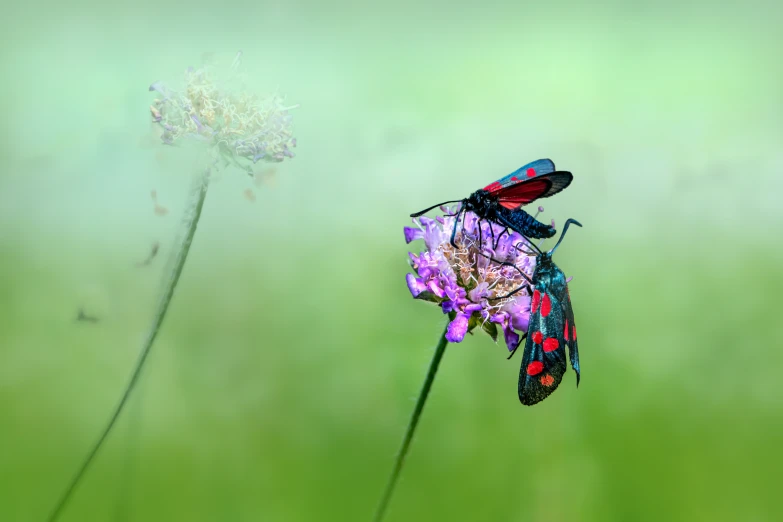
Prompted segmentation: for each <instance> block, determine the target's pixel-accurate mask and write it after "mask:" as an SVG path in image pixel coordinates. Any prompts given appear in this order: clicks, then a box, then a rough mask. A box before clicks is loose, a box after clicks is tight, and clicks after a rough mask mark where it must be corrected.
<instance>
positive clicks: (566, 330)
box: [563, 319, 568, 341]
mask: <svg viewBox="0 0 783 522" xmlns="http://www.w3.org/2000/svg"><path fill="white" fill-rule="evenodd" d="M563 337H564V338H565V340H566V341H567V340H568V319H566V324H565V328H563Z"/></svg>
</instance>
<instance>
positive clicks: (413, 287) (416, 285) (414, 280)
mask: <svg viewBox="0 0 783 522" xmlns="http://www.w3.org/2000/svg"><path fill="white" fill-rule="evenodd" d="M405 281H406V282H407V283H408V290H410V291H411V295H412V296H413V297H419V294H420V293H422V292H423V291H425V290H426V289H427V284H426V283H425V282H424V281H423V280H422V279H419V278H418V277H416V276H415V275H413V274H406V275H405Z"/></svg>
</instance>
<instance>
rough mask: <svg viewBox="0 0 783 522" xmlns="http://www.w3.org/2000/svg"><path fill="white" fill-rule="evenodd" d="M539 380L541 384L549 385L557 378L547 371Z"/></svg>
mask: <svg viewBox="0 0 783 522" xmlns="http://www.w3.org/2000/svg"><path fill="white" fill-rule="evenodd" d="M539 381H541V384H543V385H544V386H547V387H548V386H552V385H553V384H554V383H555V378H554V377H552V376H551V375H549V374H548V373H547V374H546V375H542V376H541V378H540V379H539Z"/></svg>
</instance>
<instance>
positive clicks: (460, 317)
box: [446, 314, 469, 343]
mask: <svg viewBox="0 0 783 522" xmlns="http://www.w3.org/2000/svg"><path fill="white" fill-rule="evenodd" d="M468 318H469V317H468V316H467V315H465V314H457V317H455V318H454V320H453V321H451V322H450V323H449V327H448V329H447V330H446V340H447V341H448V342H450V343H458V342H461V341H462V340H463V339H464V338H465V334H466V333H468Z"/></svg>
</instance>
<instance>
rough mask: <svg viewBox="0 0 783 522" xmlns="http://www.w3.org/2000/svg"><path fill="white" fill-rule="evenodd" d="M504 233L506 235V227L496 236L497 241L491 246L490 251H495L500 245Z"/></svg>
mask: <svg viewBox="0 0 783 522" xmlns="http://www.w3.org/2000/svg"><path fill="white" fill-rule="evenodd" d="M506 233H508V227H506V228H504V229H503V231H502V232H501V233H500V235H498V241H497V243H495V244H494V245H493V246H492V250H497V248H498V245H499V244H500V240H501V239H503V234H506ZM514 247H515V248H516V245H514Z"/></svg>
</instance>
